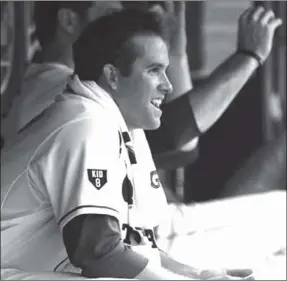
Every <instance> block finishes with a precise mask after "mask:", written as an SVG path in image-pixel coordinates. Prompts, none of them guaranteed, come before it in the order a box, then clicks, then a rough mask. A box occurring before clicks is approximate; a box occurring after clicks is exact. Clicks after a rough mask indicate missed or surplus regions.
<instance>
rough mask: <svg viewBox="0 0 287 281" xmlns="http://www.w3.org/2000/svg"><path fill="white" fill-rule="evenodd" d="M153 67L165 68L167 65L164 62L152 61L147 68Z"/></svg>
mask: <svg viewBox="0 0 287 281" xmlns="http://www.w3.org/2000/svg"><path fill="white" fill-rule="evenodd" d="M153 67H159V68H165V67H167V66H166V65H164V64H162V63H157V62H154V63H151V64H149V65H148V66H147V68H153Z"/></svg>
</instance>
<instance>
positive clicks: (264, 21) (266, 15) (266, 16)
mask: <svg viewBox="0 0 287 281" xmlns="http://www.w3.org/2000/svg"><path fill="white" fill-rule="evenodd" d="M273 18H275V15H274V12H273V11H272V10H268V11H266V12H265V13H262V15H261V19H260V22H261V23H262V24H263V25H266V24H267V23H268V22H269V21H270V20H271V19H273Z"/></svg>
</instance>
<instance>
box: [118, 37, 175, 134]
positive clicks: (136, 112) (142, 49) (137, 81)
mask: <svg viewBox="0 0 287 281" xmlns="http://www.w3.org/2000/svg"><path fill="white" fill-rule="evenodd" d="M132 44H134V45H133V47H135V48H136V50H137V54H138V55H137V57H136V59H135V61H134V63H133V64H132V66H131V72H130V74H129V75H128V76H123V75H122V74H121V73H120V72H119V71H118V81H117V89H116V91H115V94H114V99H115V101H116V103H117V104H118V106H119V108H120V110H121V113H122V114H123V116H124V119H125V121H126V123H127V125H128V127H129V128H130V129H135V128H142V129H147V130H153V129H157V128H158V127H159V126H160V117H161V114H162V111H161V109H160V105H161V103H162V101H163V99H164V98H165V95H166V94H169V93H171V92H172V85H171V84H170V82H169V80H168V78H167V76H166V73H165V71H166V68H167V67H168V64H169V55H168V47H167V45H166V43H165V42H164V41H163V40H162V39H161V38H160V37H158V36H152V35H150V36H148V35H139V36H136V37H134V38H133V39H132Z"/></svg>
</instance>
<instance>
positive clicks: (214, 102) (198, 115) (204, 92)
mask: <svg viewBox="0 0 287 281" xmlns="http://www.w3.org/2000/svg"><path fill="white" fill-rule="evenodd" d="M256 67H258V63H257V61H256V60H255V59H254V58H252V57H251V56H248V55H244V54H239V53H235V54H233V55H232V56H231V57H229V58H228V59H227V60H226V61H225V62H224V63H222V64H221V65H220V66H219V67H218V68H217V69H215V70H214V71H213V73H212V74H211V75H210V76H209V77H208V78H207V79H206V80H205V81H204V83H203V84H202V85H199V86H197V87H195V88H194V89H193V90H192V91H190V92H189V93H188V97H189V102H190V104H191V107H192V109H193V112H194V116H195V119H196V122H197V125H198V128H199V129H200V131H201V132H202V133H203V132H205V131H207V130H208V129H209V128H210V127H211V126H212V125H213V124H214V123H215V122H216V121H217V120H218V119H219V118H220V117H221V116H222V114H223V113H224V112H225V110H226V109H227V108H228V106H229V105H230V104H231V102H232V101H233V100H234V98H235V97H236V95H237V94H238V93H239V91H240V90H241V88H242V87H243V86H244V84H245V83H246V81H247V80H248V79H249V78H250V76H251V75H252V74H253V72H254V70H255V69H256Z"/></svg>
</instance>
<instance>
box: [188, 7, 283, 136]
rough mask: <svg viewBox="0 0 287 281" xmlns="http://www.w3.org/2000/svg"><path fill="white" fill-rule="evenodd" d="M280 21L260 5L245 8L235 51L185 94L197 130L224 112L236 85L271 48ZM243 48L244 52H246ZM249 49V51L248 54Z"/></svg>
mask: <svg viewBox="0 0 287 281" xmlns="http://www.w3.org/2000/svg"><path fill="white" fill-rule="evenodd" d="M281 24H282V21H281V20H280V19H278V18H275V16H274V13H273V12H272V11H270V10H265V9H264V8H263V7H255V8H249V9H247V10H246V11H245V12H244V13H243V14H242V15H241V17H240V19H239V30H238V51H237V52H236V53H235V54H234V55H232V56H231V57H230V58H229V59H227V60H226V61H225V62H224V63H223V64H222V65H220V66H219V67H218V68H217V69H216V70H215V71H214V72H213V73H212V74H211V75H210V77H209V78H207V79H206V80H205V82H204V84H202V85H201V86H199V87H197V88H195V89H194V90H192V91H190V92H189V93H188V94H187V96H188V100H189V103H190V105H191V107H192V109H193V112H194V115H195V119H196V121H197V125H198V127H199V129H200V131H201V132H205V131H206V130H208V129H209V128H210V127H211V126H212V125H213V124H214V123H215V122H216V121H217V120H218V119H219V118H220V117H221V116H222V114H223V113H224V112H225V110H226V109H227V107H228V106H229V105H230V103H231V102H232V101H233V100H234V98H235V97H236V95H237V94H238V92H239V91H240V89H241V88H242V87H243V86H244V84H245V83H246V82H247V80H248V79H249V77H250V76H251V75H252V74H253V72H254V70H255V69H256V68H257V67H258V64H259V61H258V59H256V57H258V58H259V59H260V60H261V61H262V62H264V61H265V60H266V59H267V57H268V56H269V54H270V51H271V49H272V43H273V37H274V32H275V30H276V28H277V27H278V26H279V25H281ZM246 52H247V53H246ZM248 53H249V54H248Z"/></svg>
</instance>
